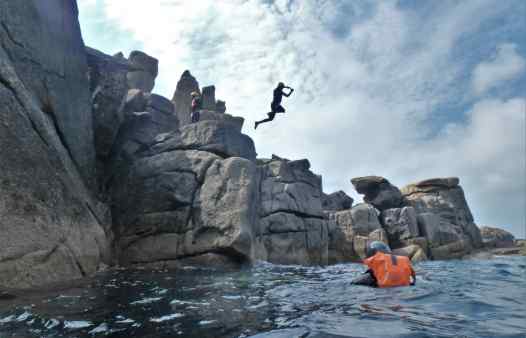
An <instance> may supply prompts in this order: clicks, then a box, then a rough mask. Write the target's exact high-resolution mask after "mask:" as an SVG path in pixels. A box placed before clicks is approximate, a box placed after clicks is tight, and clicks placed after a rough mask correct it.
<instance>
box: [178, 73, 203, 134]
mask: <svg viewBox="0 0 526 338" xmlns="http://www.w3.org/2000/svg"><path fill="white" fill-rule="evenodd" d="M194 91H197V92H198V91H199V83H198V82H197V80H196V79H195V77H193V76H192V74H190V71H188V70H185V71H184V72H183V74H182V75H181V79H180V80H179V82H177V87H176V89H175V92H174V95H173V98H172V102H173V103H174V105H175V113H176V114H177V118H178V119H179V122H180V124H181V126H184V125H187V124H189V123H190V122H191V118H190V105H191V103H192V97H191V96H190V94H191V93H192V92H194Z"/></svg>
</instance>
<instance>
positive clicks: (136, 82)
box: [126, 51, 159, 93]
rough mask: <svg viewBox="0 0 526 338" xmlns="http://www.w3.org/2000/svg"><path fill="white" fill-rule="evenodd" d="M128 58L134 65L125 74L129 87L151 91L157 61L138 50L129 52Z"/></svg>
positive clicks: (155, 75)
mask: <svg viewBox="0 0 526 338" xmlns="http://www.w3.org/2000/svg"><path fill="white" fill-rule="evenodd" d="M128 60H129V62H130V63H131V64H132V65H133V67H134V69H132V70H131V71H129V72H128V73H127V74H126V79H127V83H128V86H129V88H136V89H140V90H142V91H144V92H147V93H149V92H151V91H152V90H153V87H154V86H155V78H156V77H157V73H158V67H159V61H158V60H157V59H155V58H153V57H151V56H149V55H147V54H146V53H144V52H140V51H133V52H131V53H130V56H129V58H128Z"/></svg>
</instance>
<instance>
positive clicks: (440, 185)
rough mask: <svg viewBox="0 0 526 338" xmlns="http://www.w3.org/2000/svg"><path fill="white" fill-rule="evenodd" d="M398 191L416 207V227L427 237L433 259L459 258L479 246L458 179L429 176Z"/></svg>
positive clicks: (475, 227) (477, 236) (477, 232)
mask: <svg viewBox="0 0 526 338" xmlns="http://www.w3.org/2000/svg"><path fill="white" fill-rule="evenodd" d="M401 191H402V193H403V195H404V199H405V202H406V203H407V204H408V205H411V206H412V207H413V208H415V210H416V213H417V215H418V216H417V217H418V226H419V230H420V232H421V233H422V235H423V236H425V237H426V238H427V239H428V241H429V249H430V252H429V253H430V255H431V256H432V257H433V258H435V259H444V258H451V257H461V256H463V255H465V254H467V253H469V252H470V251H471V250H473V249H474V248H480V247H481V246H482V239H481V236H480V230H479V228H478V227H477V226H476V225H475V223H474V220H473V216H472V214H471V211H470V209H469V207H468V204H467V202H466V199H465V197H464V191H463V190H462V187H460V185H459V179H458V178H456V177H452V178H435V179H429V180H425V181H421V182H418V183H414V184H410V185H408V186H406V187H404V188H402V189H401Z"/></svg>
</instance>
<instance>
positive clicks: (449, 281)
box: [0, 257, 526, 338]
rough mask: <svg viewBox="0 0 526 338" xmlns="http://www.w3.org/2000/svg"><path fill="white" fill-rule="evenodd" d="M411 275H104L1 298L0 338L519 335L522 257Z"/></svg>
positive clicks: (331, 271) (352, 268) (263, 271)
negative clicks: (360, 278) (366, 283)
mask: <svg viewBox="0 0 526 338" xmlns="http://www.w3.org/2000/svg"><path fill="white" fill-rule="evenodd" d="M416 268H417V273H418V274H419V277H418V282H417V286H415V287H406V288H392V289H373V288H367V287H363V286H353V285H350V284H349V281H350V280H351V279H352V278H354V277H356V276H357V275H358V274H359V273H360V272H361V270H362V267H361V266H360V265H357V264H345V265H335V266H330V267H323V268H322V267H311V268H307V267H297V266H276V265H271V264H259V265H257V266H255V267H253V268H251V269H246V270H243V271H235V272H232V271H214V270H210V269H195V268H186V269H179V270H156V271H151V270H141V269H136V270H121V271H109V272H105V273H104V274H101V275H99V276H97V278H95V279H94V280H92V281H89V283H86V285H84V286H83V287H78V286H77V287H75V288H71V289H68V290H65V291H64V290H63V291H60V292H54V293H53V292H51V293H50V292H47V293H45V294H37V295H28V296H22V297H19V298H17V299H6V300H0V337H2V338H4V337H104V336H109V337H195V338H197V337H199V338H207V337H216V338H217V337H250V336H253V335H257V337H258V338H259V337H272V338H276V337H309V338H310V337H318V338H321V337H525V336H526V311H525V310H524V309H525V308H526V278H525V277H526V257H502V258H498V259H495V260H489V261H449V262H425V263H421V264H419V265H417V266H416ZM269 332H270V333H269Z"/></svg>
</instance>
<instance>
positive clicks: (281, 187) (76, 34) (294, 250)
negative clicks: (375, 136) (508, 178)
mask: <svg viewBox="0 0 526 338" xmlns="http://www.w3.org/2000/svg"><path fill="white" fill-rule="evenodd" d="M77 15H78V13H77V8H76V5H75V2H74V1H59V0H49V1H45V2H44V1H37V0H28V1H23V2H19V1H8V2H1V3H0V23H1V25H0V159H1V161H0V172H1V175H0V230H1V231H0V243H1V245H0V286H7V287H15V286H16V287H31V286H36V285H39V284H44V283H48V282H55V281H61V280H65V279H71V278H77V277H82V276H85V275H89V274H92V273H94V272H95V271H97V269H99V268H100V267H101V266H104V264H119V265H134V264H158V263H161V264H165V263H169V262H177V261H185V262H187V261H191V262H193V263H201V264H219V262H223V263H228V264H234V265H239V264H244V263H250V262H254V261H256V260H264V261H268V262H272V263H279V264H327V263H339V262H349V261H357V260H360V259H361V258H363V257H364V256H365V250H366V247H367V244H368V243H369V242H370V241H373V240H380V241H384V242H386V243H388V244H389V245H391V247H392V248H393V249H394V250H395V252H396V253H397V254H402V255H406V256H409V257H411V258H412V259H413V260H414V261H419V260H425V259H428V258H431V259H444V258H451V257H460V256H463V255H465V254H467V253H469V252H470V251H471V250H473V249H476V248H480V247H481V246H482V238H481V234H480V231H479V229H478V227H477V226H476V225H475V223H474V220H473V216H472V214H471V211H470V210H469V207H468V205H467V202H466V200H465V198H464V192H463V190H462V188H461V187H460V185H459V180H458V178H438V179H431V180H426V181H422V182H418V183H415V184H410V185H408V186H406V187H404V188H402V189H398V188H397V187H395V186H394V185H392V184H391V183H390V182H389V181H388V180H387V179H385V178H383V177H379V176H367V177H359V178H353V179H352V183H353V184H354V186H355V188H356V190H357V191H358V192H359V193H361V194H363V195H364V201H365V203H359V204H356V205H354V206H353V202H354V201H353V200H352V198H350V197H349V196H347V195H346V194H345V193H344V192H342V191H339V192H336V193H332V194H325V193H324V192H323V189H322V179H321V177H320V176H319V175H316V174H315V173H313V172H312V171H311V169H310V163H309V161H308V160H307V159H300V160H288V159H284V158H280V157H278V156H275V155H274V156H272V158H270V159H258V158H257V153H256V148H255V145H254V142H253V141H252V139H250V137H248V136H247V135H244V134H243V133H242V127H243V123H244V120H243V118H241V117H235V116H232V115H229V114H226V103H225V102H224V101H221V100H216V97H215V87H214V86H207V87H204V88H202V94H203V101H204V107H203V111H202V112H201V120H200V121H199V122H198V123H190V118H189V106H190V93H191V92H192V91H200V87H199V83H198V82H197V80H196V79H195V77H194V76H192V74H191V73H190V72H189V71H185V72H184V73H183V74H182V76H181V78H180V80H179V82H178V83H177V85H176V89H175V93H174V95H173V98H172V100H169V99H167V98H164V97H162V96H160V95H157V94H154V93H152V89H153V88H154V84H155V78H156V76H157V74H158V61H157V59H155V58H154V57H152V56H149V55H148V54H146V53H144V52H140V51H134V52H132V53H131V54H130V55H129V56H128V57H127V58H126V57H124V55H122V54H119V55H116V56H110V55H106V54H104V53H101V52H99V51H97V50H95V49H92V48H88V47H85V46H84V45H83V42H82V37H81V34H80V30H79V24H78V20H77ZM501 237H502V236H501ZM501 237H498V236H497V238H499V239H500V238H501Z"/></svg>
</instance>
